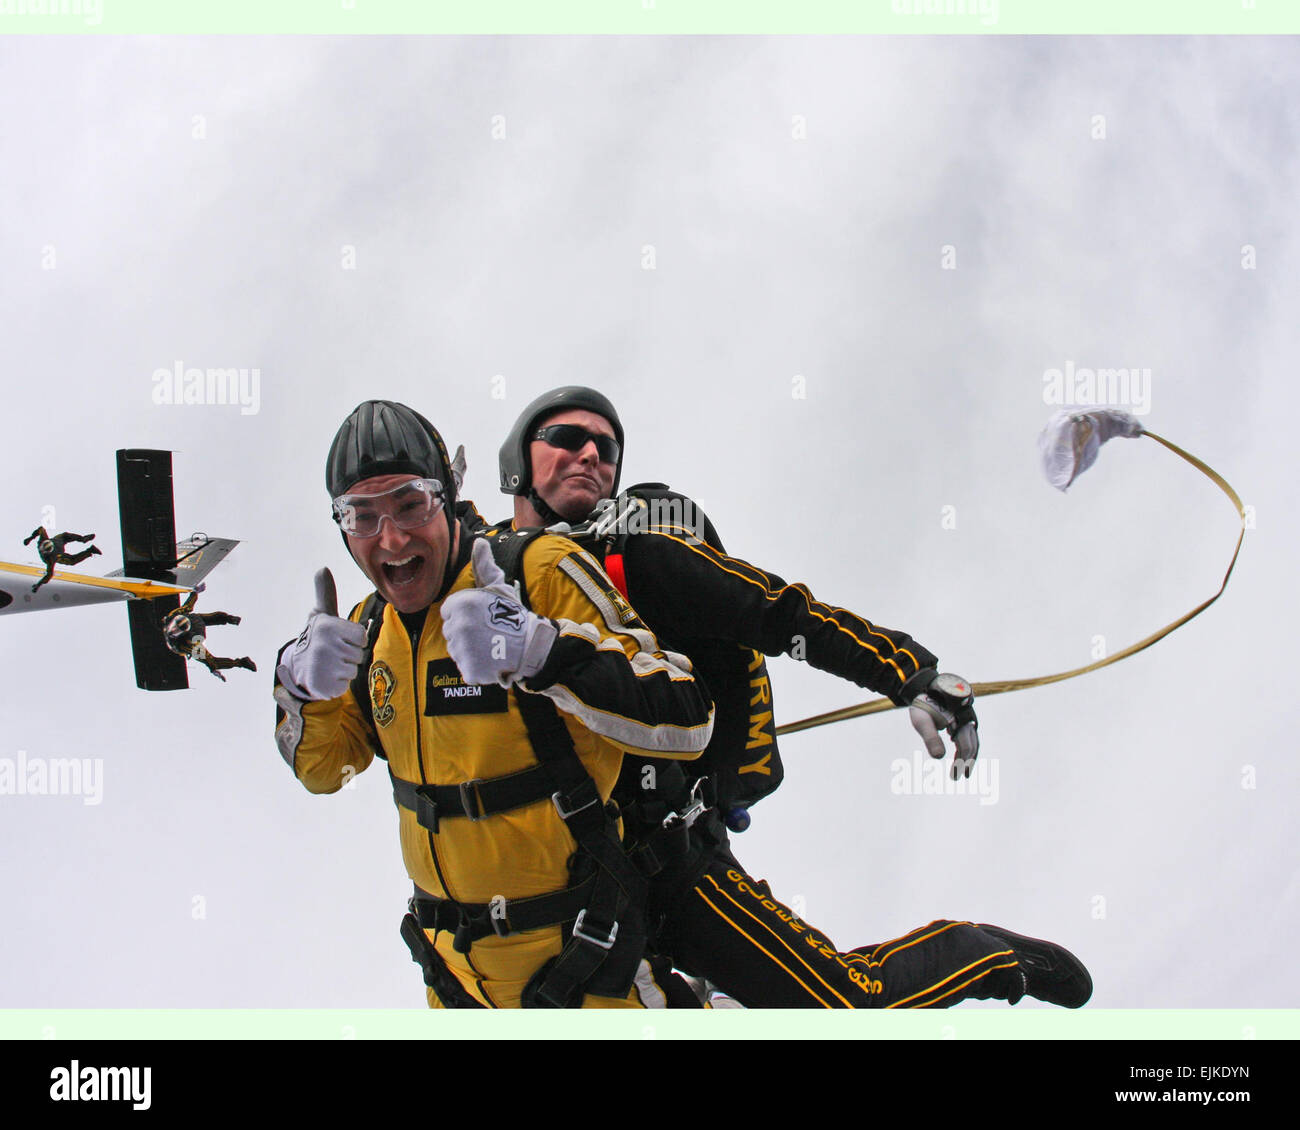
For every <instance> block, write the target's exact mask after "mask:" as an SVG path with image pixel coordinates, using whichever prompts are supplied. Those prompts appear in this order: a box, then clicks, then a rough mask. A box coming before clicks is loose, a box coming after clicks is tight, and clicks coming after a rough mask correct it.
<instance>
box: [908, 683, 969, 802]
mask: <svg viewBox="0 0 1300 1130" xmlns="http://www.w3.org/2000/svg"><path fill="white" fill-rule="evenodd" d="M928 674H929V675H930V678H929V681H928V682H927V683H926V684H925V686H924V688H923V689H922V690H920V692H919V693H917V694H916V696H915V697H914V698H913V699H912V701H911V706H910V709H909V710H908V717H909V718H910V719H911V721H912V727H913V729H915V730H916V732H917V733H918V734H920V735H921V740H922V741H923V742H925V748H926V752H928V753H929V755H930V756H931V757H934V758H941V757H943V755H944V748H943V739H942V738H941V737H939V730H938V726H942V727H943V728H944V729H945V730H947V731H948V736H949V737H950V738H952V742H953V745H954V746H955V747H956V756H955V757H954V759H953V763H952V778H953V780H954V781H955V780H957V779H958V778H959V777H961V776H962V775H963V774H964V775H965V776H967V777H969V776H970V771H971V769H972V768H973V766H974V764H975V758H976V757H977V756H978V755H979V751H980V736H979V729H978V727H979V722H978V720H977V719H976V717H975V707H974V702H975V694H974V692H973V691H972V690H971V685H970V683H968V682H966V680H965V679H963V678H961V677H960V676H958V675H937V674H934V673H933V672H932V671H931V672H929V673H928ZM936 723H938V726H936Z"/></svg>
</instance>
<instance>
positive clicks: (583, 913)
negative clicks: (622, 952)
mask: <svg viewBox="0 0 1300 1130" xmlns="http://www.w3.org/2000/svg"><path fill="white" fill-rule="evenodd" d="M586 917H587V908H586V907H585V906H584V907H583V908H582V909H581V910H580V911H578V917H577V919H576V921H575V922H574V923H573V936H574V937H575V938H581V939H582V940H583V941H584V942H590V943H591V944H592V945H593V946H599V947H600V948H601V949H603V950H607V949H612V948H613V946H614V939H615V938H617V937H618V923H617V922H615V923H614V924H613V925H612V926H610V928H609V934H608V935H607V936H606V937H604V938H597V937H595V936H594V935H592V934H588V933H587V932H586V931H585V930H584V929H583V928H582V924H583V922H584V921H585V920H586Z"/></svg>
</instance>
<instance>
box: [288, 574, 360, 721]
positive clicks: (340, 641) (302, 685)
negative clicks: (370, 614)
mask: <svg viewBox="0 0 1300 1130" xmlns="http://www.w3.org/2000/svg"><path fill="white" fill-rule="evenodd" d="M365 653H366V628H365V625H363V624H354V623H353V622H352V621H351V620H344V619H343V618H342V617H340V616H339V598H338V594H337V593H336V592H335V590H334V575H333V574H332V573H331V572H330V571H329V570H328V569H322V570H321V571H320V572H319V573H317V574H316V607H315V609H314V610H313V611H312V614H311V615H310V616H308V617H307V626H306V627H305V628H303V630H302V635H300V636H299V637H298V642H297V643H295V644H294V645H293V646H292V647H290V648H287V649H286V650H285V653H284V658H283V659H282V660H281V661H280V666H279V667H277V668H276V672H275V673H276V676H277V677H278V678H279V680H280V684H281V686H283V687H284V688H285V690H287V691H288V692H289V693H290V694H291V695H293V696H294V698H300V699H303V700H304V701H307V702H326V701H328V700H329V699H332V698H338V697H339V696H340V695H341V694H343V692H344V691H346V690H347V689H348V684H349V683H351V682H352V680H353V679H354V678H355V677H356V674H357V668H358V667H359V666H360V664H361V657H362V656H363V655H365Z"/></svg>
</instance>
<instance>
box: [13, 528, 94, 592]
mask: <svg viewBox="0 0 1300 1130" xmlns="http://www.w3.org/2000/svg"><path fill="white" fill-rule="evenodd" d="M33 538H35V539H36V552H37V553H39V554H40V555H41V560H42V561H44V562H45V576H43V577H42V578H41V579H40V580H39V581H37V582H36V583H35V584H34V585H32V592H35V591H36V590H37V589H39V588H40V587H41V585H43V584H45V583H46V582H47V581H49V580H50V579H51V578H52V577H53V576H54V566H55V565H77V564H79V563H80V562H82V561H85V560H86V558H87V557H93V556H94V555H95V554H98V553H99V552H100V550H99V548H98V546H94V545H92V546H90V548H89V549H83V550H82V551H81V552H80V553H64V552H63V547H64V546H65V545H67V543H68V542H70V541H82V542H92V541H94V540H95V535H94V534H69V533H63V534H55V535H54V536H53V537H50V535H49V534H48V533H46V532H45V527H44V526H37V527H36V529H34V530H33V531H32V532H31V533H30V534H28V535H27V536H26V537H25V538H23V545H27V544H29V543H30V542H31V541H32V539H33Z"/></svg>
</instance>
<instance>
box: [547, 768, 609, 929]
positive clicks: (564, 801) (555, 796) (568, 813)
mask: <svg viewBox="0 0 1300 1130" xmlns="http://www.w3.org/2000/svg"><path fill="white" fill-rule="evenodd" d="M588 788H589V791H590V792H591V794H592V795H591V796H590V798H588V799H587V800H585V801H583V802H582V803H581V804H578V803H577V802H578V801H579V800H581V799H582V798H581V796H580V795H575V794H581V792H582V791H584V790H585V789H588ZM551 803H552V804H554V805H555V811H556V812H558V813H559V814H560V819H561V820H563V821H564V822H565V823H566V824H567V823H568V821H569V818H570V817H572V816H576V815H577V814H578V813H579V812H585V811H586V810H587V809H588V808H590V807H591V806H592V805H593V804H599V803H600V794H599V793H598V792H596V786H595V784H594V782H593V781H592V780H591V778H590V777H588V778H587V779H586V780H585V781H583V782H582V784H581V785H579V786H578V787H577V788H576V789H574V790H573V792H572V793H566V792H565V791H564V790H563V789H557V790H556V791H555V792H553V793H552V794H551ZM567 805H574V807H573V808H568V807H566V806H567ZM579 917H581V916H579Z"/></svg>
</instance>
